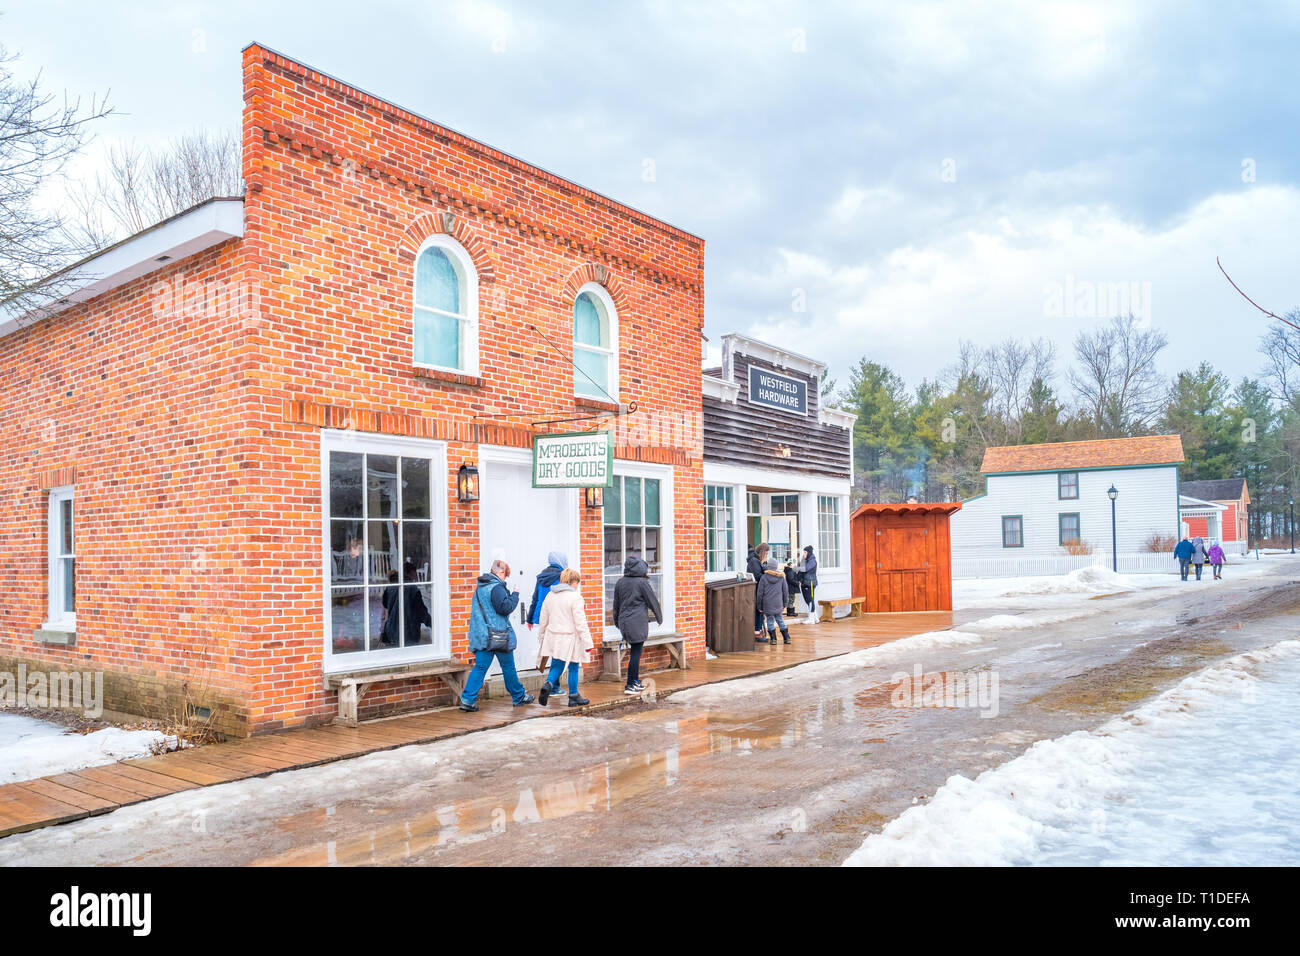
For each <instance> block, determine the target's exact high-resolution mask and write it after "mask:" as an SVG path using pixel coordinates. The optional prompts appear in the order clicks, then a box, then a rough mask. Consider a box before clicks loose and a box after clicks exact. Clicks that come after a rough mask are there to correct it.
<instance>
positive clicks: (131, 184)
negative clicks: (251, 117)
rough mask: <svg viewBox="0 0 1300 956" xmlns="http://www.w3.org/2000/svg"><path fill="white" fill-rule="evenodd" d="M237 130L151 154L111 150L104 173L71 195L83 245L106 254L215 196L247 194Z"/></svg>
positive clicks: (188, 138)
mask: <svg viewBox="0 0 1300 956" xmlns="http://www.w3.org/2000/svg"><path fill="white" fill-rule="evenodd" d="M241 158H242V152H241V147H240V142H239V137H238V136H237V135H236V134H235V132H234V131H233V130H223V131H219V132H210V131H204V130H201V131H198V132H194V133H188V134H186V135H184V136H181V137H179V138H177V139H174V140H172V141H171V142H170V143H168V144H167V145H166V146H165V147H163V148H161V149H157V150H147V149H144V148H142V147H140V146H139V145H137V144H134V143H127V144H123V145H117V146H112V147H110V148H109V149H108V152H107V158H106V165H105V169H104V170H103V171H102V172H100V173H98V174H97V175H96V176H95V180H94V182H92V183H89V184H87V185H85V186H83V187H82V188H81V189H80V190H77V191H75V192H74V193H73V194H72V196H71V201H72V205H73V207H74V208H75V209H76V212H77V229H78V232H79V237H80V238H81V239H82V241H84V242H86V243H87V244H89V245H91V246H93V247H95V248H97V249H102V248H103V247H105V246H108V245H111V244H112V243H114V242H116V241H117V240H118V239H121V238H122V237H124V236H129V235H132V234H134V233H137V232H139V231H140V230H142V229H147V228H148V227H150V226H152V225H154V224H155V223H158V222H161V221H162V220H164V219H167V218H169V217H171V216H174V215H176V214H177V213H180V212H184V211H185V210H186V209H189V208H191V207H192V206H195V205H197V204H199V203H201V202H203V201H204V200H207V199H211V198H213V197H214V196H238V195H241V194H242V193H243V183H242V180H241V178H240V174H241V167H240V164H241Z"/></svg>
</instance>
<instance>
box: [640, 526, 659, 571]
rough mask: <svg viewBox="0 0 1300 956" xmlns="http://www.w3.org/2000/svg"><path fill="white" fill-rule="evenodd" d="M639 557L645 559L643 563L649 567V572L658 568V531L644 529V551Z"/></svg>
mask: <svg viewBox="0 0 1300 956" xmlns="http://www.w3.org/2000/svg"><path fill="white" fill-rule="evenodd" d="M641 557H643V558H645V563H646V564H648V565H650V568H651V570H655V569H657V568H658V567H659V529H658V528H646V529H645V550H644V551H642V552H641Z"/></svg>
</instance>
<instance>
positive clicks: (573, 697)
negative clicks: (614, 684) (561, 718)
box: [569, 689, 591, 707]
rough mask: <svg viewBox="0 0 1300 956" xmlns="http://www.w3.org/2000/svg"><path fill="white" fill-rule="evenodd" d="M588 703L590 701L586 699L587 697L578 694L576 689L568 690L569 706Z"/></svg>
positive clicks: (579, 705) (580, 705)
mask: <svg viewBox="0 0 1300 956" xmlns="http://www.w3.org/2000/svg"><path fill="white" fill-rule="evenodd" d="M590 703H591V701H589V700H587V698H585V697H583V696H582V695H581V694H579V693H578V692H577V691H576V690H573V689H570V690H569V706H570V707H582V706H584V705H586V704H590Z"/></svg>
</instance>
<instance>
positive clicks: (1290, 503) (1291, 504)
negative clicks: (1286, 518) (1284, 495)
mask: <svg viewBox="0 0 1300 956" xmlns="http://www.w3.org/2000/svg"><path fill="white" fill-rule="evenodd" d="M1286 506H1287V508H1288V509H1290V511H1291V553H1292V554H1295V499H1294V498H1288V499H1287V500H1286Z"/></svg>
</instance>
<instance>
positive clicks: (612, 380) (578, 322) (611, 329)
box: [573, 282, 618, 401]
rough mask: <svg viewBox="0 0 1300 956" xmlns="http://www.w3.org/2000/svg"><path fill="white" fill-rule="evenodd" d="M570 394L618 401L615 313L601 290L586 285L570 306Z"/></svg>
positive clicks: (616, 316)
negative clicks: (571, 353) (571, 382)
mask: <svg viewBox="0 0 1300 956" xmlns="http://www.w3.org/2000/svg"><path fill="white" fill-rule="evenodd" d="M573 364H574V365H575V366H577V367H576V368H575V369H574V372H573V391H574V393H575V394H577V395H582V396H585V397H587V398H598V399H601V400H602V401H611V400H613V401H618V312H617V310H616V309H615V308H614V300H613V299H611V298H610V297H609V293H608V292H606V291H605V289H604V287H602V286H600V285H598V284H596V283H594V282H588V283H587V284H586V285H584V286H583V287H582V288H581V289H579V290H578V297H577V298H576V299H575V300H574V302H573Z"/></svg>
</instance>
